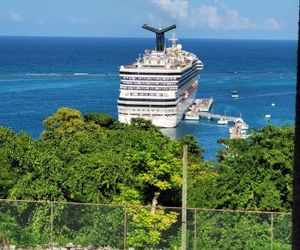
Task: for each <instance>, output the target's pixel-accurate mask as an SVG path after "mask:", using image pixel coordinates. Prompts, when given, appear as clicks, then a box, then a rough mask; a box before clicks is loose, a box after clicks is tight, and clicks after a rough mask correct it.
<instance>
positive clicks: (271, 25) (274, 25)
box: [263, 17, 280, 30]
mask: <svg viewBox="0 0 300 250" xmlns="http://www.w3.org/2000/svg"><path fill="white" fill-rule="evenodd" d="M263 26H264V28H265V29H273V30H277V29H280V24H279V23H278V22H277V21H276V20H275V19H274V18H273V17H269V18H267V19H266V20H265V21H264V25H263Z"/></svg>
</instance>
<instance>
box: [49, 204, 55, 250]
mask: <svg viewBox="0 0 300 250" xmlns="http://www.w3.org/2000/svg"><path fill="white" fill-rule="evenodd" d="M53 221H54V212H53V202H52V201H50V227H51V228H50V232H51V235H50V241H51V243H50V244H51V249H52V250H53V246H54V242H53V241H54V239H53Z"/></svg>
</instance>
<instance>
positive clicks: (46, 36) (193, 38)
mask: <svg viewBox="0 0 300 250" xmlns="http://www.w3.org/2000/svg"><path fill="white" fill-rule="evenodd" d="M2 37H16V38H17V37H24V38H25V37H28V38H29V37H32V38H34V37H35V38H102V39H152V38H153V37H134V36H119V37H118V36H61V35H0V38H2ZM153 39H154V38H153ZM181 39H190V40H257V41H297V40H298V39H297V38H294V39H293V38H282V39H280V38H217V37H215V38H205V37H201V38H200V37H197V38H195V37H181V38H180V39H179V40H181Z"/></svg>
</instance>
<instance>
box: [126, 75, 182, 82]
mask: <svg viewBox="0 0 300 250" xmlns="http://www.w3.org/2000/svg"><path fill="white" fill-rule="evenodd" d="M179 78H180V77H139V76H122V77H121V79H124V80H152V81H176V80H178V79H179Z"/></svg>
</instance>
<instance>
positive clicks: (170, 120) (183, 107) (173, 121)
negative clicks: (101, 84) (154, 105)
mask: <svg viewBox="0 0 300 250" xmlns="http://www.w3.org/2000/svg"><path fill="white" fill-rule="evenodd" d="M196 92H197V89H195V91H194V92H193V93H192V94H191V95H190V96H189V97H188V98H186V99H183V100H182V101H181V102H179V103H178V105H177V107H176V109H177V114H176V115H170V114H166V115H162V116H151V111H150V112H149V114H150V115H149V116H143V115H123V114H120V113H121V112H120V111H119V121H120V122H122V123H128V124H130V123H131V119H132V118H144V119H146V120H150V121H151V122H152V124H153V125H155V126H157V127H162V128H174V127H176V126H177V125H178V123H180V122H181V121H182V119H183V116H184V114H185V112H186V111H187V110H188V108H189V106H190V105H191V104H192V103H193V102H194V101H195V99H196ZM153 112H154V111H153ZM162 112H163V110H162Z"/></svg>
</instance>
